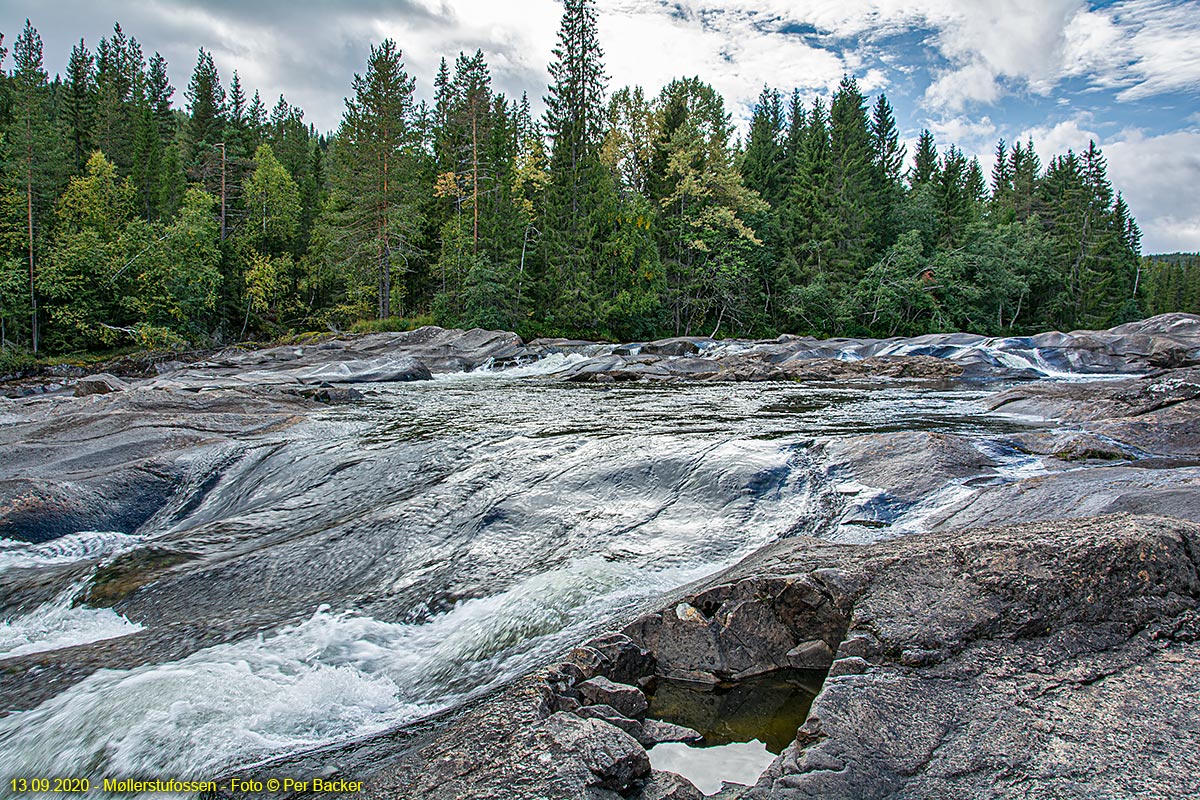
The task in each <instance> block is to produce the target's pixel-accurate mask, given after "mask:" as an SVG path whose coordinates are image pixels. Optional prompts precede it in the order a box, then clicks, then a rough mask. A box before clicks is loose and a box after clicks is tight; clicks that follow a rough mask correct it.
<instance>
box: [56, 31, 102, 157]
mask: <svg viewBox="0 0 1200 800" xmlns="http://www.w3.org/2000/svg"><path fill="white" fill-rule="evenodd" d="M65 88H66V92H65V97H64V102H63V116H64V118H65V119H64V122H65V123H66V126H67V130H68V131H69V135H70V137H71V149H72V151H73V152H72V155H73V156H74V162H75V171H76V172H82V171H83V166H84V164H86V163H87V159H88V155H89V154H90V153H91V150H92V147H93V144H92V125H93V122H94V116H95V106H96V97H95V93H96V61H95V59H94V58H93V57H92V53H91V51H90V50H88V49H87V45H86V44H84V41H83V39H80V40H79V44H77V45H75V46H74V47H72V48H71V57H70V60H69V61H68V62H67V82H66V87H65Z"/></svg>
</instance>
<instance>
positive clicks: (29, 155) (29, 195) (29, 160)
mask: <svg viewBox="0 0 1200 800" xmlns="http://www.w3.org/2000/svg"><path fill="white" fill-rule="evenodd" d="M26 127H27V133H28V136H29V140H28V148H27V150H26V161H25V209H26V212H27V217H28V222H29V308H30V312H29V335H30V339H31V342H32V344H33V354H34V355H37V351H38V313H37V290H36V288H35V285H36V284H35V281H34V275H35V272H34V266H33V123H32V122H28V123H27V126H26Z"/></svg>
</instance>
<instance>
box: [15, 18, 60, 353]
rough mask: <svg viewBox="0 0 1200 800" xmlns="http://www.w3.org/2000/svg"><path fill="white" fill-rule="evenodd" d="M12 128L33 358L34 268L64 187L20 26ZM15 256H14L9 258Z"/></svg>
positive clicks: (32, 36) (36, 39) (44, 80)
mask: <svg viewBox="0 0 1200 800" xmlns="http://www.w3.org/2000/svg"><path fill="white" fill-rule="evenodd" d="M10 91H11V93H12V122H11V123H10V124H9V126H8V130H7V131H6V133H5V135H4V139H3V144H4V163H5V167H6V169H5V172H6V175H5V184H6V186H7V187H9V188H10V189H11V190H13V191H14V192H15V193H19V195H20V196H21V201H22V202H21V206H22V211H23V212H24V213H23V214H22V216H23V217H24V220H23V222H24V225H23V228H24V231H23V234H24V235H23V243H22V249H23V251H24V252H23V254H22V256H23V257H22V260H23V261H24V263H25V264H26V265H27V267H28V278H29V280H28V282H27V284H26V286H27V289H28V295H27V296H28V298H29V304H28V306H27V307H26V309H25V311H26V312H27V313H28V314H29V320H30V325H29V342H30V346H31V349H32V350H33V352H34V353H36V352H38V347H39V339H40V331H39V318H38V289H37V287H38V276H37V273H38V263H39V260H40V258H41V251H42V240H43V238H44V235H45V231H44V228H45V227H47V226H45V225H44V224H43V223H44V220H45V219H47V218H48V217H49V216H50V209H51V205H52V203H53V200H54V198H55V197H56V196H57V195H58V193H59V190H60V188H61V187H62V186H63V185H64V184H65V182H66V172H67V170H66V167H67V159H68V157H69V156H68V154H67V153H66V152H64V151H63V149H62V147H63V143H64V142H65V141H66V138H67V137H66V136H64V135H63V132H62V131H61V130H60V129H58V128H57V127H56V126H55V125H54V123H53V121H52V120H51V118H50V80H49V76H48V75H47V74H46V70H45V69H44V68H43V66H42V37H41V36H40V35H38V32H37V30H35V29H34V27H33V25H31V24H30V22H29V20H25V28H24V29H23V30H22V31H21V35H20V36H18V37H17V40H16V42H14V44H13V71H12V76H11V79H10ZM14 255H15V253H14Z"/></svg>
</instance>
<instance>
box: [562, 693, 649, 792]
mask: <svg viewBox="0 0 1200 800" xmlns="http://www.w3.org/2000/svg"><path fill="white" fill-rule="evenodd" d="M542 728H543V729H544V730H546V731H547V732H549V733H550V735H552V736H553V737H554V739H555V741H556V742H557V744H558V746H559V748H560V749H561V750H563V751H565V752H567V753H570V754H572V756H573V757H574V758H575V759H577V760H578V761H579V762H581V763H582V764H583V765H584V766H586V767H587V769H588V770H589V771H590V772H591V773H592V775H593V776H594V779H593V780H592V781H591V782H589V785H593V786H599V787H601V788H604V789H610V790H612V791H615V792H627V791H628V790H629V789H631V788H632V787H633V783H634V781H636V780H637V779H639V778H642V777H644V776H646V775H647V774H649V772H650V758H649V756H647V755H646V751H645V750H644V749H643V748H642V746H641V745H639V744H638V743H637V740H636V739H634V738H633V737H632V736H630V735H629V734H627V733H625V732H624V731H622V730H620V729H619V728H616V727H614V726H612V725H609V724H607V723H604V722H601V721H600V720H595V719H580V718H579V717H576V716H574V715H571V714H564V713H562V712H559V713H557V714H554V715H552V716H551V717H550V718H549V719H547V720H546V721H545V722H544V723H542Z"/></svg>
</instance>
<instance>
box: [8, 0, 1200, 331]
mask: <svg viewBox="0 0 1200 800" xmlns="http://www.w3.org/2000/svg"><path fill="white" fill-rule="evenodd" d="M7 56H8V52H7V48H5V46H4V41H3V39H2V38H0V60H3V59H5V58H7ZM549 72H550V77H551V82H550V85H549V86H548V88H547V91H546V95H545V97H544V100H545V108H546V111H545V113H544V114H543V115H541V116H540V117H535V116H534V115H533V114H532V112H531V110H530V102H529V98H528V96H527V95H522V96H521V97H520V98H509V97H506V96H505V95H504V94H503V93H501V92H498V91H496V90H495V89H494V88H493V86H492V80H491V74H490V71H489V69H488V65H487V63H486V60H485V57H484V54H483V53H482V52H480V51H476V52H475V53H473V54H466V53H460V54H459V55H458V57H457V58H455V60H454V62H453V64H450V63H448V62H447V61H446V60H444V59H443V61H442V63H441V65H440V68H439V70H438V73H437V75H436V76H435V78H434V82H433V89H434V92H433V100H432V102H431V103H426V102H422V101H418V100H417V98H416V91H415V90H416V84H415V79H414V77H413V76H411V75H410V74H408V72H407V71H406V69H405V66H404V62H403V57H402V53H401V51H400V49H399V47H398V46H397V44H396V43H395V42H394V41H392V40H385V41H383V42H382V43H380V44H379V45H378V46H375V47H372V48H371V51H370V54H369V56H368V58H367V61H366V64H365V69H364V71H363V72H362V73H361V74H356V75H355V76H354V77H353V80H352V83H351V95H350V96H349V97H348V98H347V100H346V108H345V112H344V114H343V118H342V121H341V124H340V126H339V127H338V129H337V131H336V132H333V133H332V134H331V135H323V134H321V133H319V132H318V131H317V130H316V129H315V128H314V127H313V126H312V125H310V124H306V123H305V121H304V113H303V111H302V110H301V109H299V108H296V107H295V106H292V105H290V104H289V103H288V102H287V100H286V99H285V98H284V97H282V96H280V97H279V98H278V100H277V101H276V102H274V103H271V104H268V103H265V102H264V101H263V99H262V98H261V97H260V95H259V93H258V92H257V91H255V92H253V93H252V94H250V93H249V90H248V89H247V88H246V87H244V86H243V85H242V82H241V80H240V78H239V76H238V74H237V72H234V73H233V75H232V77H231V79H230V81H229V83H228V87H227V88H226V85H225V83H224V82H223V81H222V79H221V76H220V75H219V74H218V71H217V68H216V66H215V65H214V63H213V59H212V55H211V53H209V52H207V51H205V50H203V49H201V50H200V52H199V54H198V58H197V62H196V65H195V67H194V70H193V72H192V75H191V79H190V81H189V83H188V86H187V88H186V90H185V91H184V93H183V100H182V103H181V105H182V106H183V108H182V109H180V108H177V107H176V103H177V100H176V89H175V88H174V87H173V86H171V84H170V82H169V80H168V76H167V64H166V62H165V60H164V59H163V58H162V56H160V55H159V54H158V53H155V54H153V55H152V56H150V57H149V58H147V57H146V56H145V53H144V51H143V49H142V47H141V45H140V43H139V42H138V41H137V40H136V39H135V38H133V37H130V36H127V35H126V34H125V32H124V31H123V30H122V28H121V27H120V25H119V24H118V25H116V26H115V27H114V29H113V32H112V34H111V35H109V36H107V37H105V38H103V39H101V40H100V41H99V42H98V44H97V45H96V47H95V51H94V52H93V51H92V50H90V49H89V48H88V46H87V44H86V42H84V41H83V40H81V41H80V42H79V43H78V44H77V45H76V46H75V47H74V48H73V49H72V52H71V55H70V59H69V62H68V67H67V72H66V75H65V76H58V75H56V76H55V77H54V78H53V79H51V78H50V77H49V75H48V73H47V72H46V70H45V67H44V64H43V53H42V44H41V40H40V37H39V36H38V33H37V31H36V29H35V28H34V27H33V26H32V25H31V24H30V23H29V22H28V21H27V22H26V24H25V27H24V29H23V30H22V32H21V33H20V35H19V36H18V37H17V39H16V40H15V41H14V42H13V43H12V62H11V68H10V69H9V70H8V71H6V72H3V73H0V136H2V138H0V160H2V164H0V166H2V170H3V171H2V173H0V341H3V344H4V346H5V347H21V348H28V349H30V350H34V351H35V352H36V351H48V352H72V351H78V350H86V349H100V348H107V347H112V346H115V345H119V344H128V343H129V342H131V341H135V342H137V343H139V344H141V345H144V346H172V345H182V344H183V343H185V342H189V341H191V342H213V341H231V340H239V339H245V338H249V337H264V336H265V337H274V336H280V335H284V334H287V333H289V332H300V331H311V330H323V329H327V328H331V329H334V330H344V329H348V328H351V327H352V326H357V327H356V329H383V328H389V327H398V326H405V325H413V324H419V323H423V322H436V323H437V324H441V325H445V326H458V327H474V326H479V327H487V328H502V329H509V330H516V331H518V332H520V333H521V334H523V335H525V336H527V337H530V336H539V335H559V336H576V337H587V338H606V339H624V340H636V339H645V338H651V337H658V336H663V335H681V334H706V335H726V334H728V335H734V334H738V335H754V336H766V335H775V334H777V333H779V332H790V333H812V334H817V335H876V336H893V335H911V334H919V333H926V332H933V331H943V330H951V329H959V330H972V331H977V332H981V333H990V334H1009V333H1023V332H1028V331H1032V330H1040V329H1047V328H1055V327H1057V328H1062V329H1070V328H1077V327H1106V326H1108V325H1112V324H1116V323H1118V322H1122V321H1127V320H1131V319H1135V318H1138V317H1139V316H1142V315H1143V314H1145V313H1147V312H1149V311H1162V310H1167V309H1176V308H1179V309H1187V308H1189V306H1188V304H1191V306H1190V310H1195V302H1196V295H1195V292H1194V291H1193V290H1175V289H1173V288H1169V287H1168V283H1169V281H1168V278H1167V277H1161V278H1160V277H1150V276H1145V277H1143V275H1142V271H1143V264H1142V261H1141V256H1140V233H1139V231H1138V227H1137V224H1136V222H1135V221H1134V219H1133V217H1132V215H1131V214H1130V211H1129V208H1128V207H1127V205H1126V204H1125V202H1124V200H1123V198H1122V197H1121V195H1120V193H1119V192H1116V191H1115V190H1114V189H1113V187H1112V185H1111V183H1110V182H1109V180H1108V178H1107V176H1106V167H1105V161H1104V157H1103V155H1102V153H1101V152H1100V150H1099V149H1098V148H1097V147H1096V145H1095V143H1094V142H1092V143H1089V144H1088V146H1087V148H1086V149H1084V150H1082V151H1081V152H1079V153H1075V152H1068V153H1066V154H1065V155H1061V156H1057V157H1055V158H1054V159H1052V160H1051V161H1050V162H1049V163H1048V164H1046V165H1045V166H1043V165H1042V164H1041V163H1040V160H1039V158H1038V156H1037V154H1036V152H1035V150H1034V147H1033V143H1032V141H1029V142H1024V143H1021V142H1018V143H1015V144H1013V145H1012V146H1011V147H1009V146H1008V145H1007V144H1006V143H1005V142H1003V141H1001V142H1000V143H999V145H998V146H997V151H996V159H995V166H994V168H993V169H992V171H991V174H990V176H986V177H985V176H984V174H983V172H982V169H981V167H980V164H979V161H978V160H977V159H974V158H968V157H967V156H965V155H964V154H963V153H962V152H961V151H960V150H959V149H958V148H956V147H955V146H953V145H950V146H947V147H945V148H944V149H942V150H941V151H939V148H938V145H937V143H936V142H935V140H934V137H933V135H932V134H931V133H930V132H929V131H924V132H922V134H921V137H920V139H919V141H918V143H917V146H916V152H915V153H913V154H912V158H911V159H910V158H908V154H907V153H906V152H905V147H904V145H902V144H901V141H900V136H899V132H898V130H897V127H896V122H895V116H894V113H893V110H892V108H891V106H890V105H889V103H888V101H887V98H886V97H885V96H884V95H882V94H881V95H879V96H878V97H877V98H875V100H874V102H870V101H869V100H868V98H867V97H865V96H864V94H863V93H862V92H861V91H860V90H859V88H858V86H857V84H856V82H855V80H854V79H853V78H852V77H846V78H844V79H843V81H842V82H841V84H840V85H839V86H838V88H837V90H836V91H835V92H834V93H833V94H832V96H831V97H829V98H828V99H824V98H818V99H816V100H814V101H812V102H811V103H806V102H805V101H804V100H803V99H802V98H801V96H800V94H799V93H798V92H793V93H792V94H791V95H784V94H783V93H781V92H780V91H778V90H775V89H771V88H764V89H763V92H762V94H761V96H760V97H759V99H758V102H757V104H756V105H755V108H754V111H753V116H752V119H751V121H750V126H749V133H748V135H747V136H746V137H745V139H744V140H742V139H740V138H738V137H736V136H735V130H734V127H733V125H732V124H731V117H730V114H729V112H728V111H727V110H726V108H725V105H724V101H723V99H722V97H721V96H720V94H718V93H717V92H716V91H715V90H714V89H713V88H712V87H711V86H710V85H709V84H707V83H705V82H703V81H702V80H700V79H699V78H698V77H693V78H681V79H678V80H675V81H672V82H671V83H670V84H668V85H667V86H666V87H664V88H663V89H662V90H661V91H660V92H659V93H658V94H657V95H656V96H653V97H651V96H648V95H647V94H646V93H645V91H644V90H643V89H642V88H641V87H624V88H620V89H617V90H616V91H612V92H611V93H610V92H609V87H608V78H607V76H606V74H605V71H604V66H603V52H602V49H601V46H600V42H599V40H598V36H597V30H596V14H595V9H594V7H593V5H592V0H567V2H566V3H565V10H564V15H563V19H562V25H561V28H560V32H559V38H558V45H557V47H555V49H554V50H553V53H552V60H551V63H550V66H549ZM1163 274H1164V275H1165V274H1166V273H1163ZM1155 275H1158V273H1155ZM1187 275H1188V276H1192V278H1189V279H1190V280H1193V284H1189V285H1194V275H1195V269H1194V268H1191V271H1190V272H1188V273H1187ZM1181 280H1182V279H1181ZM1170 286H1174V284H1170ZM1189 291H1191V293H1190V294H1189ZM371 320H374V321H375V322H371Z"/></svg>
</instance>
